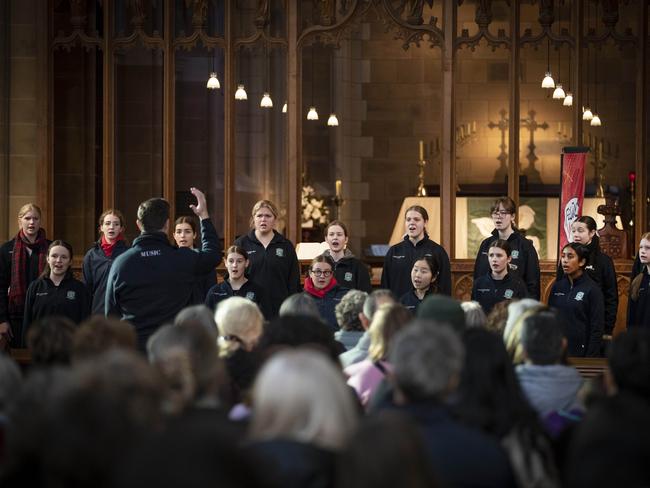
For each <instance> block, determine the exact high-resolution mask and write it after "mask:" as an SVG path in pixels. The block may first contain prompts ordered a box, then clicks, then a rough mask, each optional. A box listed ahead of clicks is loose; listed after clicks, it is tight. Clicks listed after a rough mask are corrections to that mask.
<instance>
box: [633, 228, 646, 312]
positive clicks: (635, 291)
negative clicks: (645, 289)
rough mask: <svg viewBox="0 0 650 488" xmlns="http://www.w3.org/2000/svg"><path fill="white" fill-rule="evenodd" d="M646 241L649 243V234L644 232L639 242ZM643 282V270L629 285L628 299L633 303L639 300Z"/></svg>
mask: <svg viewBox="0 0 650 488" xmlns="http://www.w3.org/2000/svg"><path fill="white" fill-rule="evenodd" d="M643 240H646V241H650V232H646V233H645V234H643V235H642V236H641V239H639V242H641V241H643ZM642 281H643V269H641V272H640V273H639V274H638V275H636V276H635V277H634V279H633V280H632V283H630V298H631V299H632V300H634V301H635V302H636V301H637V300H638V299H639V289H640V288H641V282H642Z"/></svg>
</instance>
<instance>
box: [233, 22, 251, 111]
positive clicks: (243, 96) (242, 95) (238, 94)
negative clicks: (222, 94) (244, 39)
mask: <svg viewBox="0 0 650 488" xmlns="http://www.w3.org/2000/svg"><path fill="white" fill-rule="evenodd" d="M243 18H244V16H243V15H241V14H240V15H239V34H240V35H241V34H242V32H243V30H244V25H243V20H242V19H243ZM243 54H244V50H243V49H242V48H241V47H240V48H239V60H240V62H239V63H238V62H237V57H235V66H236V68H237V79H238V80H239V82H238V83H237V90H235V100H240V101H242V100H248V94H247V93H246V88H244V83H243V82H242V80H241V66H240V65H241V64H242V63H241V60H242V58H243Z"/></svg>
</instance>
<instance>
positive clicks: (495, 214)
mask: <svg viewBox="0 0 650 488" xmlns="http://www.w3.org/2000/svg"><path fill="white" fill-rule="evenodd" d="M492 215H493V216H494V217H498V216H499V215H500V216H501V217H505V216H506V215H510V212H508V211H507V210H499V211H497V212H492Z"/></svg>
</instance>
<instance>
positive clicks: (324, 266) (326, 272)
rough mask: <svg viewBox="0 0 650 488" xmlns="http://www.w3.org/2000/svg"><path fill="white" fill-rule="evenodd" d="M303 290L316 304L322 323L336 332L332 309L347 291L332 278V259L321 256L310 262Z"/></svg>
mask: <svg viewBox="0 0 650 488" xmlns="http://www.w3.org/2000/svg"><path fill="white" fill-rule="evenodd" d="M304 289H305V293H307V294H308V295H309V296H311V297H312V298H313V299H314V301H315V302H316V305H317V307H318V311H319V313H320V316H321V318H322V319H323V321H324V322H325V323H326V324H327V325H329V326H330V327H331V328H332V330H333V331H334V332H336V331H337V330H338V329H339V326H338V322H337V321H336V313H335V311H334V309H335V307H336V305H337V304H338V303H339V302H340V301H341V299H342V298H343V296H344V295H345V294H346V293H347V292H348V291H349V290H348V289H347V288H343V287H342V286H340V285H339V284H338V282H337V281H336V278H334V262H333V261H332V258H330V257H329V256H327V255H325V254H321V255H320V256H316V257H315V258H314V259H313V260H312V262H311V265H310V266H309V272H308V275H307V277H306V278H305V287H304Z"/></svg>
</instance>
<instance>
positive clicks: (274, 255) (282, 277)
mask: <svg viewBox="0 0 650 488" xmlns="http://www.w3.org/2000/svg"><path fill="white" fill-rule="evenodd" d="M235 245H236V246H239V247H241V248H243V249H244V250H245V251H246V254H247V255H248V261H249V265H248V269H247V272H246V274H247V276H248V277H249V278H250V279H251V280H253V281H254V282H255V283H257V284H258V285H259V286H261V287H262V288H264V290H265V291H266V293H265V294H264V298H263V301H262V306H261V309H262V313H263V314H264V317H265V318H266V319H267V320H271V319H273V318H275V317H276V316H277V315H278V311H279V310H280V305H282V302H283V301H284V299H285V298H287V297H288V296H289V295H293V294H294V293H298V292H299V291H300V266H299V264H298V257H297V256H296V250H295V248H294V247H293V244H292V243H291V241H290V240H289V239H287V238H285V237H284V236H283V235H282V234H280V233H279V232H276V231H273V239H271V242H270V243H269V245H268V246H267V247H266V249H265V248H264V246H263V245H262V243H261V242H260V241H259V240H258V239H257V237H255V230H251V231H250V232H249V233H248V234H246V235H243V236H240V237H238V238H237V239H236V240H235Z"/></svg>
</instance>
